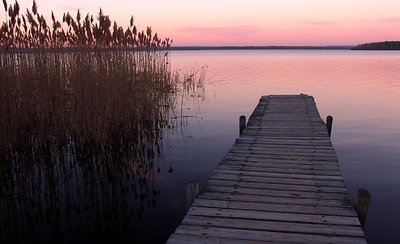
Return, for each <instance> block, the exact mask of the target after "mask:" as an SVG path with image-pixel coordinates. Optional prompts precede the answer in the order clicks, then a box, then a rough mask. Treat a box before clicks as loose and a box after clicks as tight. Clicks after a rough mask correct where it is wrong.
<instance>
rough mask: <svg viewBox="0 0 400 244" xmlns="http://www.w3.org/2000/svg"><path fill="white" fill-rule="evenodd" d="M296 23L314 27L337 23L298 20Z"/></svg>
mask: <svg viewBox="0 0 400 244" xmlns="http://www.w3.org/2000/svg"><path fill="white" fill-rule="evenodd" d="M298 22H299V23H300V24H303V25H314V26H327V25H334V24H336V23H338V21H330V20H322V21H318V20H317V21H313V20H300V21H298Z"/></svg>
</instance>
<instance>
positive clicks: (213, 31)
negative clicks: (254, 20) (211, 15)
mask: <svg viewBox="0 0 400 244" xmlns="http://www.w3.org/2000/svg"><path fill="white" fill-rule="evenodd" d="M175 31H177V32H184V33H187V34H192V35H218V36H237V35H238V34H240V35H243V34H246V35H249V34H257V33H259V32H260V31H261V29H260V28H259V27H256V26H251V25H242V26H213V27H208V26H197V27H180V28H176V29H175Z"/></svg>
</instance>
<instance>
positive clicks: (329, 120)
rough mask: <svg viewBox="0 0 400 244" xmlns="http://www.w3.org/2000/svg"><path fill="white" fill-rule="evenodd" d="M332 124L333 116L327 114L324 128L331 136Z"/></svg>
mask: <svg viewBox="0 0 400 244" xmlns="http://www.w3.org/2000/svg"><path fill="white" fill-rule="evenodd" d="M332 124H333V117H332V116H330V115H328V117H326V128H327V129H328V135H329V137H331V134H332Z"/></svg>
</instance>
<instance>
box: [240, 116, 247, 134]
mask: <svg viewBox="0 0 400 244" xmlns="http://www.w3.org/2000/svg"><path fill="white" fill-rule="evenodd" d="M245 127H246V116H244V115H242V116H240V117H239V135H242V133H243V130H244V128H245Z"/></svg>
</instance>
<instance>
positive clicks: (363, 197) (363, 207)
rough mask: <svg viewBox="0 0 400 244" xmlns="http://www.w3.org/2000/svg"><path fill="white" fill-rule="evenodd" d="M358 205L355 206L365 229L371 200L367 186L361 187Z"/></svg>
mask: <svg viewBox="0 0 400 244" xmlns="http://www.w3.org/2000/svg"><path fill="white" fill-rule="evenodd" d="M357 197H358V199H357V205H356V207H355V209H356V212H357V215H358V219H359V220H360V224H361V228H363V229H364V225H365V220H366V219H367V212H368V207H369V202H370V201H371V193H369V191H368V190H367V189H365V188H360V189H359V190H358V195H357Z"/></svg>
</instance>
